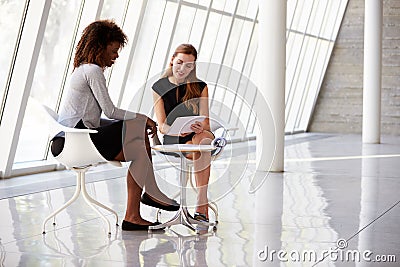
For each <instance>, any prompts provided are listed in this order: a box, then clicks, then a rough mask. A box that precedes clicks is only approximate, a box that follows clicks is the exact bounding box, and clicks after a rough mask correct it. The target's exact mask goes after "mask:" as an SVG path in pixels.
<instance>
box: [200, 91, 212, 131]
mask: <svg viewBox="0 0 400 267" xmlns="http://www.w3.org/2000/svg"><path fill="white" fill-rule="evenodd" d="M199 115H200V116H206V119H205V120H204V121H203V122H202V126H203V129H204V130H207V131H210V120H209V118H208V117H209V116H210V111H209V107H208V87H207V86H206V87H204V89H203V91H202V92H201V96H200V101H199Z"/></svg>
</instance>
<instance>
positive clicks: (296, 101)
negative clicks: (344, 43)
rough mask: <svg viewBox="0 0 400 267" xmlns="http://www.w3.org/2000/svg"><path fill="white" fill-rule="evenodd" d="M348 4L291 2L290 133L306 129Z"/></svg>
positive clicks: (287, 101) (288, 53) (288, 51)
mask: <svg viewBox="0 0 400 267" xmlns="http://www.w3.org/2000/svg"><path fill="white" fill-rule="evenodd" d="M346 5H347V0H342V1H332V0H324V1H316V0H313V1H308V0H301V1H295V0H288V17H287V27H288V29H287V41H286V91H285V93H286V94H285V104H286V110H285V115H286V125H285V132H287V133H295V132H304V131H306V130H307V127H308V123H309V120H310V118H311V112H312V111H313V107H314V104H315V100H316V98H317V96H318V92H319V89H320V86H321V82H322V78H323V77H324V74H325V70H326V67H327V64H328V61H329V58H330V56H331V52H332V48H333V44H334V43H335V40H336V36H337V32H338V29H339V25H340V22H341V21H342V17H343V14H344V10H345V8H346Z"/></svg>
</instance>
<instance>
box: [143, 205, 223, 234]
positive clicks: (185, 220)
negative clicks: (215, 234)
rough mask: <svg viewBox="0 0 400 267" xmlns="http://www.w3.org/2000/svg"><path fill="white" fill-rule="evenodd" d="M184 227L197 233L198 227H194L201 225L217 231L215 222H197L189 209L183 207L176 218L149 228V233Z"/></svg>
mask: <svg viewBox="0 0 400 267" xmlns="http://www.w3.org/2000/svg"><path fill="white" fill-rule="evenodd" d="M178 224H181V225H184V226H186V227H188V228H189V229H191V230H192V231H196V227H195V226H194V225H196V224H197V225H201V226H204V227H213V230H214V231H215V230H216V225H217V224H216V223H214V222H200V221H197V220H195V219H194V218H193V217H192V216H191V215H190V214H189V212H188V209H187V208H186V207H184V206H182V205H181V207H180V208H179V210H178V212H177V213H176V214H175V216H174V217H173V218H172V219H170V220H169V221H167V222H165V223H162V224H159V225H154V226H149V230H148V232H149V233H151V232H152V230H157V229H163V228H166V227H171V226H173V225H178Z"/></svg>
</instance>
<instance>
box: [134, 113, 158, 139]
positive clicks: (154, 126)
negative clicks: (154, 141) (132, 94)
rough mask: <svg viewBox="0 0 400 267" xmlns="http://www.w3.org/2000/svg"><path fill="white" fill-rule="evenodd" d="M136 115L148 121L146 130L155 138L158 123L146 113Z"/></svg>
mask: <svg viewBox="0 0 400 267" xmlns="http://www.w3.org/2000/svg"><path fill="white" fill-rule="evenodd" d="M136 116H137V118H139V119H142V120H144V121H145V122H146V132H147V134H148V135H150V137H151V138H153V137H154V135H156V134H157V123H156V122H155V121H153V120H152V119H150V118H149V117H147V116H146V115H143V114H140V113H137V114H136Z"/></svg>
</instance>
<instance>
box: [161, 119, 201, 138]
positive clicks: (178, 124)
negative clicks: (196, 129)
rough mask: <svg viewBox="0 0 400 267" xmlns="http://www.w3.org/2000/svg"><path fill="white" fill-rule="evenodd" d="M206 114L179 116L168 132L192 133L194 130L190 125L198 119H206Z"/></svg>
mask: <svg viewBox="0 0 400 267" xmlns="http://www.w3.org/2000/svg"><path fill="white" fill-rule="evenodd" d="M205 118H206V116H186V117H178V118H176V119H175V121H174V123H172V125H171V127H170V128H169V131H168V132H167V134H168V135H181V134H184V133H191V132H193V131H192V129H190V125H192V124H193V123H195V122H196V121H200V122H202V121H204V120H205Z"/></svg>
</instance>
